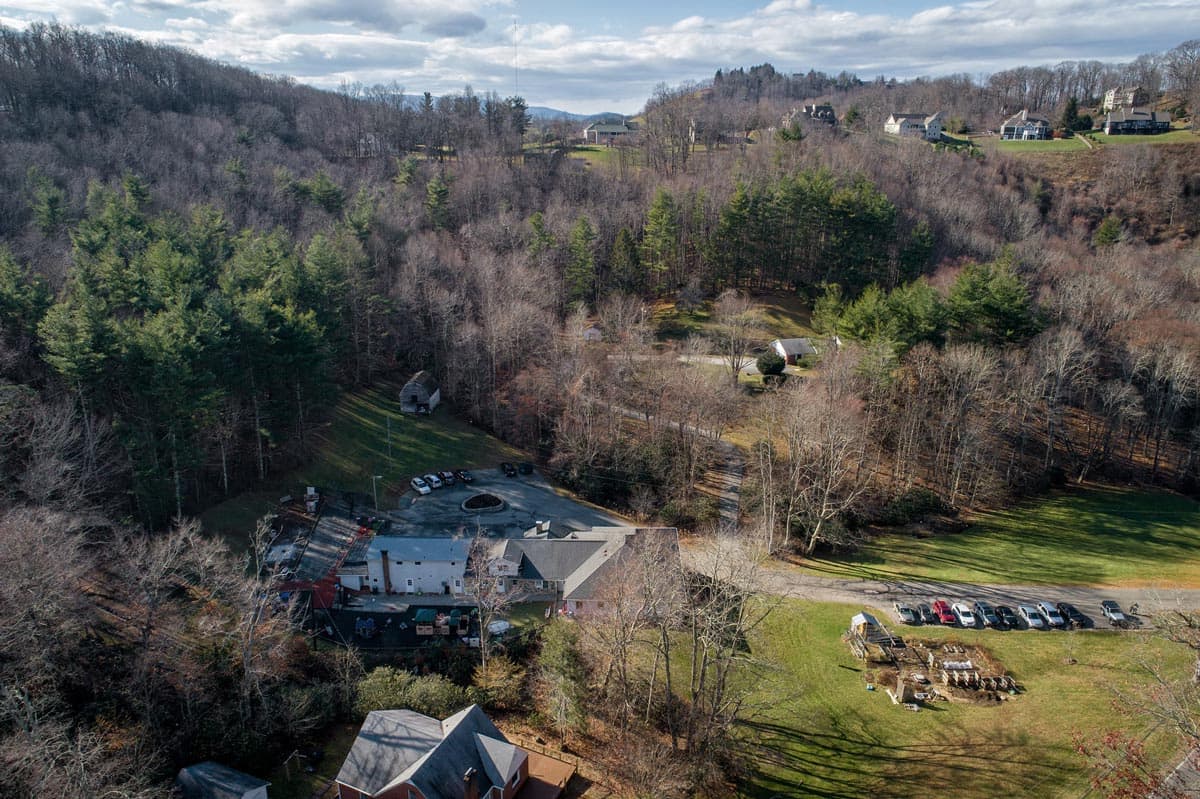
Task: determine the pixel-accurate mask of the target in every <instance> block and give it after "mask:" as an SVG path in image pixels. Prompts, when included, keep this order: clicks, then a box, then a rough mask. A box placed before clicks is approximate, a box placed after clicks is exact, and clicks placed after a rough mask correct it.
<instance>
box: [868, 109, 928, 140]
mask: <svg viewBox="0 0 1200 799" xmlns="http://www.w3.org/2000/svg"><path fill="white" fill-rule="evenodd" d="M883 132H884V133H887V134H890V135H892V136H911V137H914V138H923V139H925V140H926V141H939V140H941V138H942V112H941V111H938V112H937V113H936V114H892V115H891V116H889V117H888V118H887V121H886V122H884V123H883Z"/></svg>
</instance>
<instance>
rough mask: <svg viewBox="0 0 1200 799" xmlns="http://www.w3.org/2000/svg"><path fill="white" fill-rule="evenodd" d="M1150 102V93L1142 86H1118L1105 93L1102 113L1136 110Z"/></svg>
mask: <svg viewBox="0 0 1200 799" xmlns="http://www.w3.org/2000/svg"><path fill="white" fill-rule="evenodd" d="M1149 102H1150V93H1149V92H1147V91H1146V90H1145V89H1143V88H1142V87H1141V86H1133V87H1125V86H1117V87H1115V88H1112V89H1109V90H1108V91H1107V92H1105V93H1104V102H1103V103H1101V104H1100V113H1102V114H1105V113H1108V112H1109V111H1116V110H1117V109H1118V108H1134V107H1136V106H1139V105H1146V104H1147V103H1149Z"/></svg>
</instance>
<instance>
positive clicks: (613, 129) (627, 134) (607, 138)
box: [583, 120, 637, 145]
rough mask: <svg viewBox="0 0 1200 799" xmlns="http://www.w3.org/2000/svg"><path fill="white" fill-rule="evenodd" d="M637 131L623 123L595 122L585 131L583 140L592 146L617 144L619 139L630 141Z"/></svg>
mask: <svg viewBox="0 0 1200 799" xmlns="http://www.w3.org/2000/svg"><path fill="white" fill-rule="evenodd" d="M636 132H637V129H636V128H635V127H634V126H632V125H631V124H629V123H628V122H625V121H624V120H622V121H621V122H593V123H591V124H590V125H588V126H587V127H586V128H584V129H583V140H584V141H585V142H588V143H590V144H609V145H611V144H615V143H616V142H617V141H618V140H619V139H630V138H633V135H634V134H635V133H636Z"/></svg>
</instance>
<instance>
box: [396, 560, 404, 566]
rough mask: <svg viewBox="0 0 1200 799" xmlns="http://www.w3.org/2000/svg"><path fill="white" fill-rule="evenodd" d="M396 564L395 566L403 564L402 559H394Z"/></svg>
mask: <svg viewBox="0 0 1200 799" xmlns="http://www.w3.org/2000/svg"><path fill="white" fill-rule="evenodd" d="M396 565H397V566H403V565H404V561H402V560H398V561H396Z"/></svg>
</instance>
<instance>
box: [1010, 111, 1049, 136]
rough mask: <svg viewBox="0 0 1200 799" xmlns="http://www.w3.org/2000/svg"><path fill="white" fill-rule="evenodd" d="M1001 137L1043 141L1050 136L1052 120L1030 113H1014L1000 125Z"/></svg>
mask: <svg viewBox="0 0 1200 799" xmlns="http://www.w3.org/2000/svg"><path fill="white" fill-rule="evenodd" d="M1000 138H1001V139H1008V140H1009V141H1043V140H1045V139H1049V138H1050V120H1048V119H1046V118H1045V117H1041V116H1037V115H1036V114H1031V113H1029V109H1025V110H1023V111H1022V112H1021V113H1019V114H1014V115H1013V116H1011V117H1009V118H1008V119H1006V120H1004V124H1002V125H1001V126H1000Z"/></svg>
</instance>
